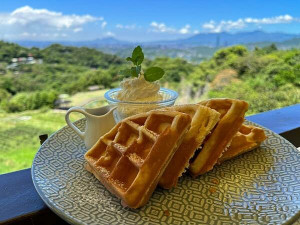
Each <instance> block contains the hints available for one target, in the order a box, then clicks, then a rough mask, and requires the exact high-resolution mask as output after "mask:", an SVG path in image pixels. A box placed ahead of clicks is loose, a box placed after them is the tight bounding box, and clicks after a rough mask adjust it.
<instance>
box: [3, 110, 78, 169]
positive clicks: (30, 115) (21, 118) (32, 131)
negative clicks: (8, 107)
mask: <svg viewBox="0 0 300 225" xmlns="http://www.w3.org/2000/svg"><path fill="white" fill-rule="evenodd" d="M64 115H65V112H60V111H54V110H36V111H26V112H23V113H10V114H6V113H0V123H1V127H0V146H1V147H0V174H2V173H8V172H12V171H16V170H20V169H24V168H28V167H31V164H32V160H33V158H34V155H35V153H36V152H37V150H38V148H39V146H40V141H39V135H41V134H48V135H51V134H52V133H54V132H55V131H57V130H58V129H60V128H62V127H63V126H65V120H64ZM79 118H80V115H78V114H75V113H74V114H73V115H71V119H72V120H76V119H79Z"/></svg>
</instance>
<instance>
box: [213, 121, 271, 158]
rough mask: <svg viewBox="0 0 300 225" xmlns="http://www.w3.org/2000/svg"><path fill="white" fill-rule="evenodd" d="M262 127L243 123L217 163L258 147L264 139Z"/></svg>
mask: <svg viewBox="0 0 300 225" xmlns="http://www.w3.org/2000/svg"><path fill="white" fill-rule="evenodd" d="M266 138H267V137H266V135H265V132H264V130H263V129H261V128H259V127H255V126H251V125H245V124H243V125H242V126H241V128H240V129H239V131H238V132H237V134H236V135H235V136H234V137H233V139H232V142H231V144H230V146H229V148H228V149H227V150H226V151H225V152H224V154H223V155H222V157H221V158H219V160H218V163H219V164H220V163H222V162H224V161H226V160H229V159H232V158H234V157H236V156H238V155H241V154H243V153H245V152H248V151H251V150H252V149H254V148H256V147H258V146H259V145H260V143H261V142H262V141H264V140H265V139H266Z"/></svg>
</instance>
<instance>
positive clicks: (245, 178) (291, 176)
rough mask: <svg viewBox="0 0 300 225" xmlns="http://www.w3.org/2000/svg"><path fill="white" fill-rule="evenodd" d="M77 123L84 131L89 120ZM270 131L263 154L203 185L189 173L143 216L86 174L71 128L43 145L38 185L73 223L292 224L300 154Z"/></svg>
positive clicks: (36, 168)
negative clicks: (125, 206)
mask: <svg viewBox="0 0 300 225" xmlns="http://www.w3.org/2000/svg"><path fill="white" fill-rule="evenodd" d="M248 123H250V122H248ZM250 124H252V123H250ZM76 125H77V126H78V127H80V128H81V129H83V128H84V126H85V121H84V120H79V121H77V122H76ZM254 125H256V124H254ZM264 129H265V128H264ZM265 132H266V134H267V136H268V139H267V140H266V141H265V142H264V143H262V145H261V147H260V148H258V149H255V150H254V151H252V152H249V153H246V154H244V155H242V156H239V157H237V158H236V159H233V160H230V161H227V162H225V163H223V164H222V165H220V166H217V167H215V169H214V170H212V171H211V172H209V173H207V174H205V175H202V176H200V177H199V178H197V179H192V178H191V177H190V176H188V175H184V176H183V177H182V178H181V179H180V181H179V183H178V185H177V187H176V188H174V189H172V190H170V191H167V190H163V189H160V188H157V189H156V191H155V192H154V194H153V196H152V197H151V199H150V201H149V202H148V204H147V205H146V206H144V207H143V208H141V209H138V210H131V209H128V208H123V207H122V206H121V204H120V201H119V200H118V199H117V198H116V197H114V196H113V195H111V194H110V193H109V192H108V191H107V190H106V189H105V188H104V186H103V185H102V184H101V183H100V182H99V181H98V180H97V179H96V178H95V177H94V176H93V175H92V174H90V173H89V172H87V171H86V170H85V169H84V163H85V162H84V158H83V155H84V153H85V152H86V149H85V146H84V143H83V142H82V141H81V140H80V139H79V137H78V136H77V135H76V134H75V133H74V132H73V131H72V130H71V129H70V128H69V127H64V128H62V129H61V130H59V131H57V132H56V133H55V134H53V135H52V136H51V137H50V138H49V139H48V140H47V141H46V142H45V143H44V144H43V145H42V146H41V147H40V149H39V151H38V153H37V154H36V156H35V159H34V161H33V165H32V179H33V183H34V185H35V188H36V190H37V192H38V193H39V195H40V196H41V198H42V199H43V200H44V201H45V203H46V204H47V205H48V206H49V208H50V209H51V210H53V211H54V212H55V213H56V214H57V215H59V216H60V217H62V218H63V219H65V220H66V221H67V222H69V223H72V224H229V223H230V224H241V223H242V224H246V223H247V224H282V223H291V222H292V221H294V220H296V218H297V216H299V211H300V153H299V151H298V150H297V149H296V148H295V147H294V146H293V145H292V144H290V143H289V142H288V141H287V140H285V139H284V138H282V137H281V136H279V135H277V134H275V133H273V132H272V131H270V130H268V129H265Z"/></svg>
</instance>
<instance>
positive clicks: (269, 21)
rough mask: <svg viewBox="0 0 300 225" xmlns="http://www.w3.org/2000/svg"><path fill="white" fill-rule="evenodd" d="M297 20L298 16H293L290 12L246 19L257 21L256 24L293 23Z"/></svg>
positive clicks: (247, 20)
mask: <svg viewBox="0 0 300 225" xmlns="http://www.w3.org/2000/svg"><path fill="white" fill-rule="evenodd" d="M296 20H297V19H296V18H293V17H292V16H290V15H288V14H287V15H282V16H276V17H270V18H262V19H256V18H251V17H249V18H246V19H244V21H245V22H246V23H256V24H278V23H291V22H293V21H296Z"/></svg>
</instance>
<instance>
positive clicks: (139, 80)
mask: <svg viewBox="0 0 300 225" xmlns="http://www.w3.org/2000/svg"><path fill="white" fill-rule="evenodd" d="M120 86H121V90H120V91H119V92H118V94H117V96H116V98H117V99H118V100H120V101H122V102H137V103H141V102H143V103H147V102H149V103H150V102H157V101H161V100H163V96H162V95H161V94H160V93H159V89H160V86H159V84H158V82H149V81H146V80H145V78H144V75H143V74H142V73H141V74H140V75H139V77H135V78H127V79H124V80H123V81H122V82H121V84H120ZM122 102H120V103H118V108H117V112H118V114H117V115H116V117H117V120H118V121H120V120H121V119H124V118H126V117H128V116H132V115H135V114H137V113H143V112H148V111H150V110H152V109H156V108H159V107H160V106H159V104H134V103H130V104H127V103H122Z"/></svg>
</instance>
